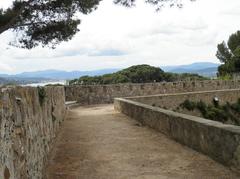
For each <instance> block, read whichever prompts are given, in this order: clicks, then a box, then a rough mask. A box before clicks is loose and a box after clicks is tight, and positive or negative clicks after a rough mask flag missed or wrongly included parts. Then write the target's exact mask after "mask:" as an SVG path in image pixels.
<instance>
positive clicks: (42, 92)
mask: <svg viewBox="0 0 240 179" xmlns="http://www.w3.org/2000/svg"><path fill="white" fill-rule="evenodd" d="M37 89H38V98H39V103H40V105H41V106H42V105H43V103H44V101H45V98H46V97H47V94H46V91H45V89H44V87H37Z"/></svg>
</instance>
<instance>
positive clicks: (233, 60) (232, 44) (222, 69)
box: [216, 31, 240, 77]
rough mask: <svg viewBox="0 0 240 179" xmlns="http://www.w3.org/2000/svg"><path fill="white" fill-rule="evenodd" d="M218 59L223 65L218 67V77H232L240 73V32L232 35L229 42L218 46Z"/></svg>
mask: <svg viewBox="0 0 240 179" xmlns="http://www.w3.org/2000/svg"><path fill="white" fill-rule="evenodd" d="M217 48H218V50H217V54H216V56H217V58H218V59H219V60H220V62H222V63H223V64H222V65H220V66H219V67H218V76H229V75H230V76H231V77H232V74H234V73H239V72H240V31H237V32H236V33H234V34H232V35H231V36H230V37H229V39H228V42H227V44H226V42H224V41H223V42H222V43H221V44H218V47H217Z"/></svg>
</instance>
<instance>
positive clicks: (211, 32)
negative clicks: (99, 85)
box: [0, 0, 240, 74]
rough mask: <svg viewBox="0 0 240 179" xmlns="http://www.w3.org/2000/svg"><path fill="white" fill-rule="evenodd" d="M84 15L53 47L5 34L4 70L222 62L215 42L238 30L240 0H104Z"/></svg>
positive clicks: (4, 1)
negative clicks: (153, 0)
mask: <svg viewBox="0 0 240 179" xmlns="http://www.w3.org/2000/svg"><path fill="white" fill-rule="evenodd" d="M183 1H184V0H183ZM9 4H10V0H0V7H4V8H5V7H8V6H9ZM80 18H81V20H82V23H81V25H80V26H79V29H80V32H79V33H78V34H77V35H75V37H74V38H73V39H72V40H71V41H69V42H63V43H61V44H60V45H59V46H57V48H56V49H54V50H53V49H49V48H41V47H37V48H35V49H33V50H26V49H19V48H15V47H12V46H9V45H8V44H9V42H10V41H13V40H14V33H12V32H11V31H7V32H5V33H3V34H1V35H0V73H7V74H16V73H21V72H24V71H37V70H46V69H57V70H65V71H72V70H80V71H86V70H96V69H106V68H125V67H129V66H131V65H137V64H149V65H154V66H166V65H180V64H190V63H194V62H202V61H208V62H214V63H215V62H216V63H218V60H217V58H216V57H215V54H216V50H217V44H219V43H221V42H222V41H223V40H225V41H226V40H227V39H228V37H229V35H231V34H232V33H234V32H236V31H237V30H240V23H239V19H240V1H239V0H228V1H226V0H210V1H209V0H197V1H196V2H193V3H190V2H186V3H185V4H184V7H183V8H182V9H177V8H167V7H165V8H163V9H162V10H161V11H160V12H156V11H155V9H154V7H152V6H150V5H146V4H145V3H143V0H138V2H137V6H136V7H134V8H125V7H122V6H117V5H114V4H113V0H103V1H102V3H101V4H100V5H99V7H98V9H97V10H96V11H94V12H93V13H91V14H90V15H87V16H84V15H80Z"/></svg>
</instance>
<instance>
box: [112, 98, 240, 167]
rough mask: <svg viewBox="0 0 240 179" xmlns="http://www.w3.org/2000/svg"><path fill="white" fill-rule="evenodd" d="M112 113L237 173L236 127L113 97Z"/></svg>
mask: <svg viewBox="0 0 240 179" xmlns="http://www.w3.org/2000/svg"><path fill="white" fill-rule="evenodd" d="M114 107H115V109H116V110H118V111H120V112H122V113H124V114H126V115H128V116H130V117H132V118H134V119H136V120H138V121H139V122H141V123H142V124H144V125H147V126H149V127H151V128H153V129H155V130H157V131H159V132H162V133H164V134H165V135H167V136H168V137H170V138H172V139H174V140H176V141H177V142H179V143H182V144H184V145H186V146H188V147H190V148H193V149H195V150H197V151H199V152H202V153H204V154H206V155H208V156H209V157H211V158H213V159H214V160H216V161H218V162H220V163H222V164H224V165H226V166H229V167H231V168H232V169H234V170H236V171H237V172H239V171H240V127H238V126H232V125H224V124H222V123H219V122H215V121H210V120H207V119H204V118H200V117H195V116H190V115H186V114H181V113H176V112H173V111H169V110H164V109H162V108H158V107H152V106H150V105H147V104H143V103H139V102H136V101H132V100H129V99H119V98H116V99H115V102H114Z"/></svg>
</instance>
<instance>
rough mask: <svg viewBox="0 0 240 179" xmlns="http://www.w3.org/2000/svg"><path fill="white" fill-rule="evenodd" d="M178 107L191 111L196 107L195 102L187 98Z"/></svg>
mask: <svg viewBox="0 0 240 179" xmlns="http://www.w3.org/2000/svg"><path fill="white" fill-rule="evenodd" d="M180 107H182V108H184V109H187V110H189V111H193V110H194V109H195V108H196V104H195V102H192V101H190V100H188V99H187V100H185V101H184V102H183V103H182V104H180Z"/></svg>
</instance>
